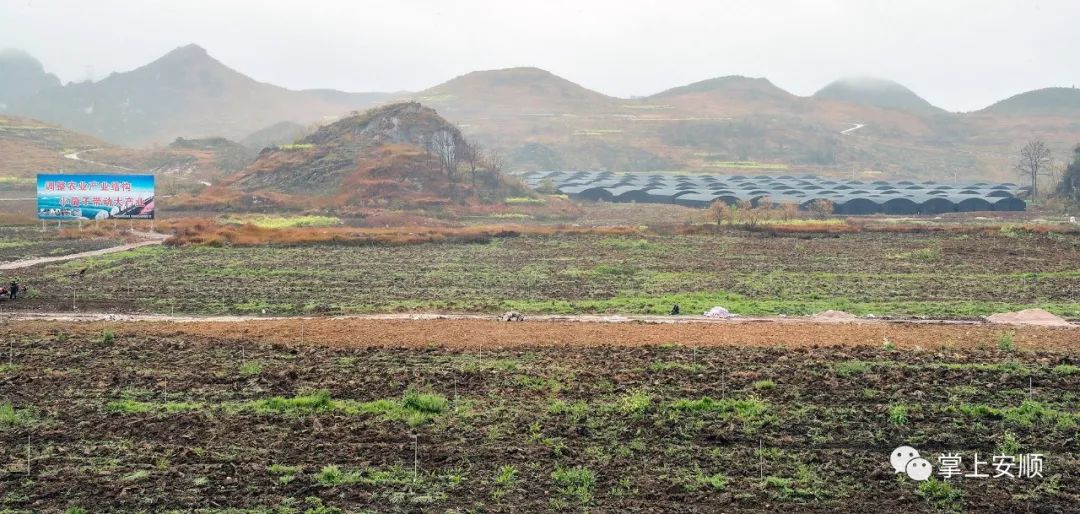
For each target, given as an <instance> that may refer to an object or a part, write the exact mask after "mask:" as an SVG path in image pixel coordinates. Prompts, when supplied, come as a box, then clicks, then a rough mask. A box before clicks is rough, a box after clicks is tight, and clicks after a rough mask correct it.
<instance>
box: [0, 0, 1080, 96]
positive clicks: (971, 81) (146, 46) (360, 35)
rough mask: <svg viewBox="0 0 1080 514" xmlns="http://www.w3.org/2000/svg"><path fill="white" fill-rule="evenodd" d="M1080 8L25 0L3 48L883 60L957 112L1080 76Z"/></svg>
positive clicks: (358, 73)
mask: <svg viewBox="0 0 1080 514" xmlns="http://www.w3.org/2000/svg"><path fill="white" fill-rule="evenodd" d="M1078 18H1080V3H1077V2H1071V1H1068V0H1041V1H1038V2H1019V1H992V2H987V1H980V0H953V1H949V2H930V1H925V0H914V1H911V2H885V1H859V0H830V1H820V2H812V3H810V2H786V1H779V0H773V1H761V2H749V1H745V0H727V1H715V2H714V1H704V0H683V1H658V0H641V1H635V2H625V1H617V0H595V1H590V2H573V1H570V0H553V1H546V2H499V1H493V0H463V1H460V2H453V3H445V2H438V1H435V0H404V1H401V2H354V1H344V0H313V1H311V2H301V3H297V2H289V3H284V2H282V3H279V2H257V1H255V0H235V1H230V2H210V1H201V0H200V1H191V2H167V1H162V0H156V1H147V2H131V1H124V0H97V1H94V2H69V1H63V0H27V1H23V0H20V1H12V2H7V3H6V4H5V6H4V14H3V16H0V48H3V47H17V48H21V49H23V50H26V51H27V52H29V53H30V54H31V55H33V56H34V57H36V58H37V59H39V60H40V61H41V62H43V63H45V65H46V68H47V69H48V71H49V72H51V73H55V74H56V75H57V76H58V77H59V78H60V80H62V81H64V82H69V81H82V80H85V79H87V78H89V77H92V78H95V79H98V80H100V79H102V78H104V77H106V76H108V75H109V74H110V73H112V72H118V71H127V70H132V69H135V68H137V67H139V66H142V65H143V64H145V63H148V62H151V61H153V60H155V59H157V58H158V57H160V56H161V55H164V54H166V53H167V52H169V51H170V50H172V49H174V48H177V47H181V46H184V45H186V44H188V43H190V42H197V43H198V44H199V45H201V46H202V47H204V48H208V49H212V51H213V55H214V56H215V57H216V58H218V59H220V60H221V61H222V62H225V63H228V64H229V65H230V66H232V67H234V68H235V69H237V70H240V71H242V72H243V73H245V74H246V75H248V76H250V77H252V78H253V79H255V80H257V81H260V82H267V83H271V84H275V85H278V86H282V87H285V88H288V89H293V90H303V89H314V88H332V89H337V90H341V91H421V90H424V89H426V88H429V87H431V86H432V85H434V84H438V83H440V82H442V81H444V80H446V78H447V77H454V76H460V75H464V74H466V73H469V72H472V71H475V70H489V69H502V68H513V67H521V66H535V67H537V68H541V69H545V70H548V71H551V72H552V73H554V74H556V75H558V76H561V77H569V78H572V79H573V80H574V81H575V82H577V83H579V84H581V85H582V86H585V87H586V88H588V89H591V90H594V91H597V92H600V93H603V94H605V95H608V96H613V97H622V98H628V97H631V96H647V95H650V94H654V93H656V92H659V91H663V90H666V89H669V88H672V87H678V86H682V85H685V84H690V83H694V82H697V81H700V80H704V79H708V78H710V77H722V76H728V75H743V76H749V77H767V78H768V79H769V80H770V81H772V82H773V83H774V84H776V85H777V86H778V87H780V88H782V89H784V90H787V91H790V92H792V93H794V94H796V95H800V96H809V95H811V94H813V93H814V92H815V91H818V90H819V89H821V88H822V87H824V86H825V85H827V84H829V83H830V82H832V81H834V80H836V79H837V78H838V77H847V76H854V75H869V76H874V77H882V78H885V79H889V80H892V81H896V82H897V83H900V84H903V85H904V86H905V87H907V88H909V89H911V90H912V91H915V92H917V93H918V95H919V96H921V97H922V98H924V99H925V100H926V101H927V102H929V103H930V104H932V105H934V106H937V107H940V108H942V109H944V110H947V111H974V110H978V109H982V108H984V107H987V106H989V105H991V104H993V103H994V102H997V101H999V100H1001V99H1003V98H1007V97H1009V96H1011V95H1014V94H1017V93H1018V92H1022V91H1029V90H1034V89H1039V88H1046V87H1055V86H1057V87H1070V86H1072V85H1073V84H1074V83H1078V82H1080V68H1078V67H1077V66H1076V59H1075V49H1076V48H1078V47H1080V32H1077V31H1076V30H1075V20H1077V19H1078ZM913 34H915V35H917V36H913Z"/></svg>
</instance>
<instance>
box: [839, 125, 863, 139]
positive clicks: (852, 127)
mask: <svg viewBox="0 0 1080 514" xmlns="http://www.w3.org/2000/svg"><path fill="white" fill-rule="evenodd" d="M865 126H866V124H865V123H852V124H851V128H849V129H847V130H841V131H840V133H841V134H843V135H845V136H847V135H850V134H851V133H852V132H855V131H856V130H859V129H861V128H863V127H865Z"/></svg>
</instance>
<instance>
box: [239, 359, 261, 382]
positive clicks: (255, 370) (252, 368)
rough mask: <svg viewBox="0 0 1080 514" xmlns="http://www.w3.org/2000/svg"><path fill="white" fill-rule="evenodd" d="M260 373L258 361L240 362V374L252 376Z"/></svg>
mask: <svg viewBox="0 0 1080 514" xmlns="http://www.w3.org/2000/svg"><path fill="white" fill-rule="evenodd" d="M260 373H262V364H261V363H259V362H258V361H244V363H242V364H240V376H242V377H245V378H247V377H253V376H256V375H258V374H260Z"/></svg>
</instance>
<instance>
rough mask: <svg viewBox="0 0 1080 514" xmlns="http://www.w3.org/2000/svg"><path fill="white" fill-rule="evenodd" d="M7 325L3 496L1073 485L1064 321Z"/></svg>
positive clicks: (1006, 500) (843, 492)
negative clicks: (918, 464) (1023, 465)
mask: <svg viewBox="0 0 1080 514" xmlns="http://www.w3.org/2000/svg"><path fill="white" fill-rule="evenodd" d="M4 330H5V332H6V333H8V334H10V335H12V337H9V341H12V344H11V346H9V347H3V346H4V345H0V350H2V351H0V353H2V354H3V357H4V359H3V363H2V365H0V441H2V444H0V466H2V471H0V491H2V492H0V510H3V509H9V510H10V511H16V512H19V511H26V512H43V511H44V512H53V511H63V510H65V509H68V508H72V507H79V508H83V509H86V511H87V512H99V511H163V510H170V509H177V510H183V511H189V510H194V509H199V511H200V512H305V511H306V512H338V511H337V510H334V509H342V511H345V512H362V511H379V512H397V511H402V512H412V511H423V512H548V511H567V512H581V511H589V512H628V511H671V512H674V511H678V512H763V511H765V512H780V511H787V512H807V511H813V512H867V511H881V510H884V509H887V510H897V509H899V510H901V511H903V512H940V511H957V512H959V511H972V512H996V511H1006V510H1010V511H1015V510H1031V511H1035V512H1069V511H1070V510H1072V509H1073V507H1074V506H1075V505H1076V504H1077V502H1078V501H1080V496H1077V491H1078V485H1080V482H1078V477H1080V447H1078V443H1077V435H1078V434H1077V431H1078V428H1077V427H1078V423H1080V399H1078V397H1077V391H1078V390H1080V367H1078V366H1077V362H1078V361H1080V350H1078V348H1080V330H1076V329H1060V328H1058V329H1051V328H1030V327H1008V328H1003V327H989V326H971V325H911V324H905V325H894V324H858V325H855V324H812V325H809V324H805V323H760V322H757V323H734V324H731V323H724V324H681V325H650V324H640V323H618V324H597V323H557V322H525V323H498V322H494V321H479V320H426V321H425V320H420V321H407V320H333V319H317V320H283V321H261V322H260V321H249V322H243V323H236V322H230V323H198V322H196V323H160V322H159V323H131V322H129V323H117V322H113V323H110V322H96V323H78V324H68V323H62V322H45V321H33V322H29V321H23V322H13V323H11V324H9V325H7V326H5V327H4ZM7 407H10V408H7ZM5 408H6V410H5ZM414 436H415V439H414ZM414 441H415V444H416V446H415V447H414ZM901 444H909V445H912V446H915V447H916V448H918V449H919V450H920V451H921V452H922V454H923V455H924V456H926V457H927V458H928V459H930V460H931V461H932V462H933V463H934V464H937V461H936V460H935V458H934V457H931V455H940V454H942V453H944V452H948V451H959V452H963V453H965V454H967V455H968V456H969V457H970V456H971V455H972V454H973V453H974V452H979V453H980V454H982V455H983V457H982V458H983V459H985V460H989V459H988V457H986V456H987V455H989V454H991V453H1009V454H1014V453H1015V454H1020V453H1042V454H1044V455H1045V468H1044V470H1043V473H1042V474H1043V477H1042V478H1018V479H1013V480H1009V479H1005V478H999V479H990V478H987V479H965V478H954V479H950V480H949V481H948V482H947V483H945V482H941V481H934V482H930V484H933V485H930V486H927V485H922V486H920V485H919V484H918V483H916V482H913V481H911V480H909V479H906V478H898V477H897V476H895V475H894V473H893V470H892V468H891V467H890V465H889V454H890V452H891V450H893V449H894V448H895V447H897V446H899V445H901ZM28 455H29V459H30V461H29V467H30V469H29V473H28V472H27V456H28ZM414 459H415V460H414ZM414 465H415V470H416V472H415V475H414ZM229 509H242V510H229ZM319 509H322V510H319Z"/></svg>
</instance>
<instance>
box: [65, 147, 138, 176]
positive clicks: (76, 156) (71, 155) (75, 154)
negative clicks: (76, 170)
mask: <svg viewBox="0 0 1080 514" xmlns="http://www.w3.org/2000/svg"><path fill="white" fill-rule="evenodd" d="M96 150H101V149H100V148H90V149H88V150H79V151H78V152H71V153H69V154H64V158H65V159H71V160H73V161H79V162H85V163H89V164H96V165H98V166H105V167H107V168H116V169H120V170H124V171H135V170H133V169H131V168H125V167H123V166H117V165H115V164H105V163H103V162H97V161H91V160H90V159H83V158H82V157H79V154H81V153H83V152H93V151H96Z"/></svg>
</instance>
